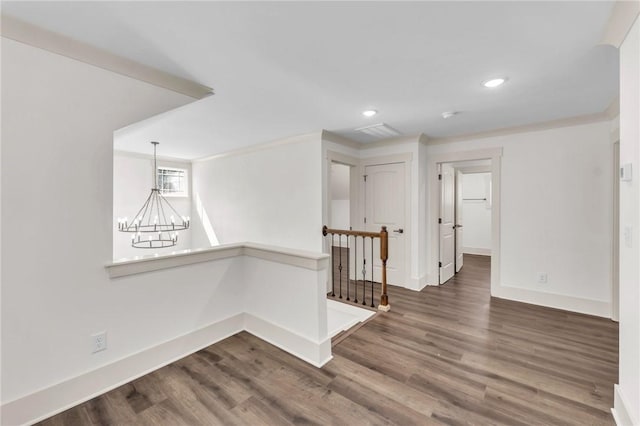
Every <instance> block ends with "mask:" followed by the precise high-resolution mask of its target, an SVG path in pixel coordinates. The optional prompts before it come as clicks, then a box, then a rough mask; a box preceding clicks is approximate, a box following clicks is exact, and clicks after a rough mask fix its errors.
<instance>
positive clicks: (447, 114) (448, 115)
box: [442, 111, 458, 120]
mask: <svg viewBox="0 0 640 426" xmlns="http://www.w3.org/2000/svg"><path fill="white" fill-rule="evenodd" d="M457 113H458V111H445V112H443V113H442V118H444V119H445V120H446V119H447V118H451V117H453V116H454V115H456V114H457Z"/></svg>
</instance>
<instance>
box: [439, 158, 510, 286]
mask: <svg viewBox="0 0 640 426" xmlns="http://www.w3.org/2000/svg"><path fill="white" fill-rule="evenodd" d="M487 159H489V160H491V195H492V197H491V198H492V208H491V295H494V294H497V293H499V288H500V257H501V252H500V192H501V189H500V188H501V187H500V181H501V177H500V170H501V159H502V148H492V149H482V150H474V151H460V152H451V153H444V154H436V155H432V156H430V157H429V159H428V163H427V181H428V182H429V188H428V191H429V203H428V213H429V214H428V216H427V220H428V223H427V233H428V236H427V238H428V241H429V259H428V271H429V284H430V285H438V258H439V257H440V253H439V248H438V242H439V238H438V235H439V234H438V217H439V209H440V201H439V195H440V189H439V183H440V182H439V181H438V164H439V163H454V162H458V161H469V160H487Z"/></svg>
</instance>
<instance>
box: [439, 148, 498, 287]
mask: <svg viewBox="0 0 640 426" xmlns="http://www.w3.org/2000/svg"><path fill="white" fill-rule="evenodd" d="M438 180H439V184H440V185H439V186H440V217H439V218H438V224H439V228H440V232H439V240H440V241H439V248H440V253H439V257H440V258H439V261H438V265H439V280H438V283H439V284H444V283H446V282H448V281H449V280H450V279H451V278H452V277H453V276H455V274H457V273H458V272H460V271H461V270H462V268H463V266H464V259H465V255H466V256H485V257H490V256H491V209H492V191H491V160H471V161H459V162H451V163H440V164H439V174H438ZM480 260H481V259H479V258H474V261H480ZM487 261H489V259H486V258H485V259H483V260H482V262H485V263H486V262H487Z"/></svg>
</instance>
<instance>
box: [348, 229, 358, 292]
mask: <svg viewBox="0 0 640 426" xmlns="http://www.w3.org/2000/svg"><path fill="white" fill-rule="evenodd" d="M357 242H358V236H357V235H354V236H353V248H354V250H355V253H354V256H353V257H354V259H357V258H358V244H357ZM349 281H350V280H347V300H351V299H350V298H349Z"/></svg>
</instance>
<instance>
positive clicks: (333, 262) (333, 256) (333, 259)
mask: <svg viewBox="0 0 640 426" xmlns="http://www.w3.org/2000/svg"><path fill="white" fill-rule="evenodd" d="M334 237H335V235H334V234H331V295H332V296H335V295H336V294H335V292H334V291H333V289H334V287H335V284H336V277H335V275H336V253H335V250H333V242H334Z"/></svg>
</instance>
